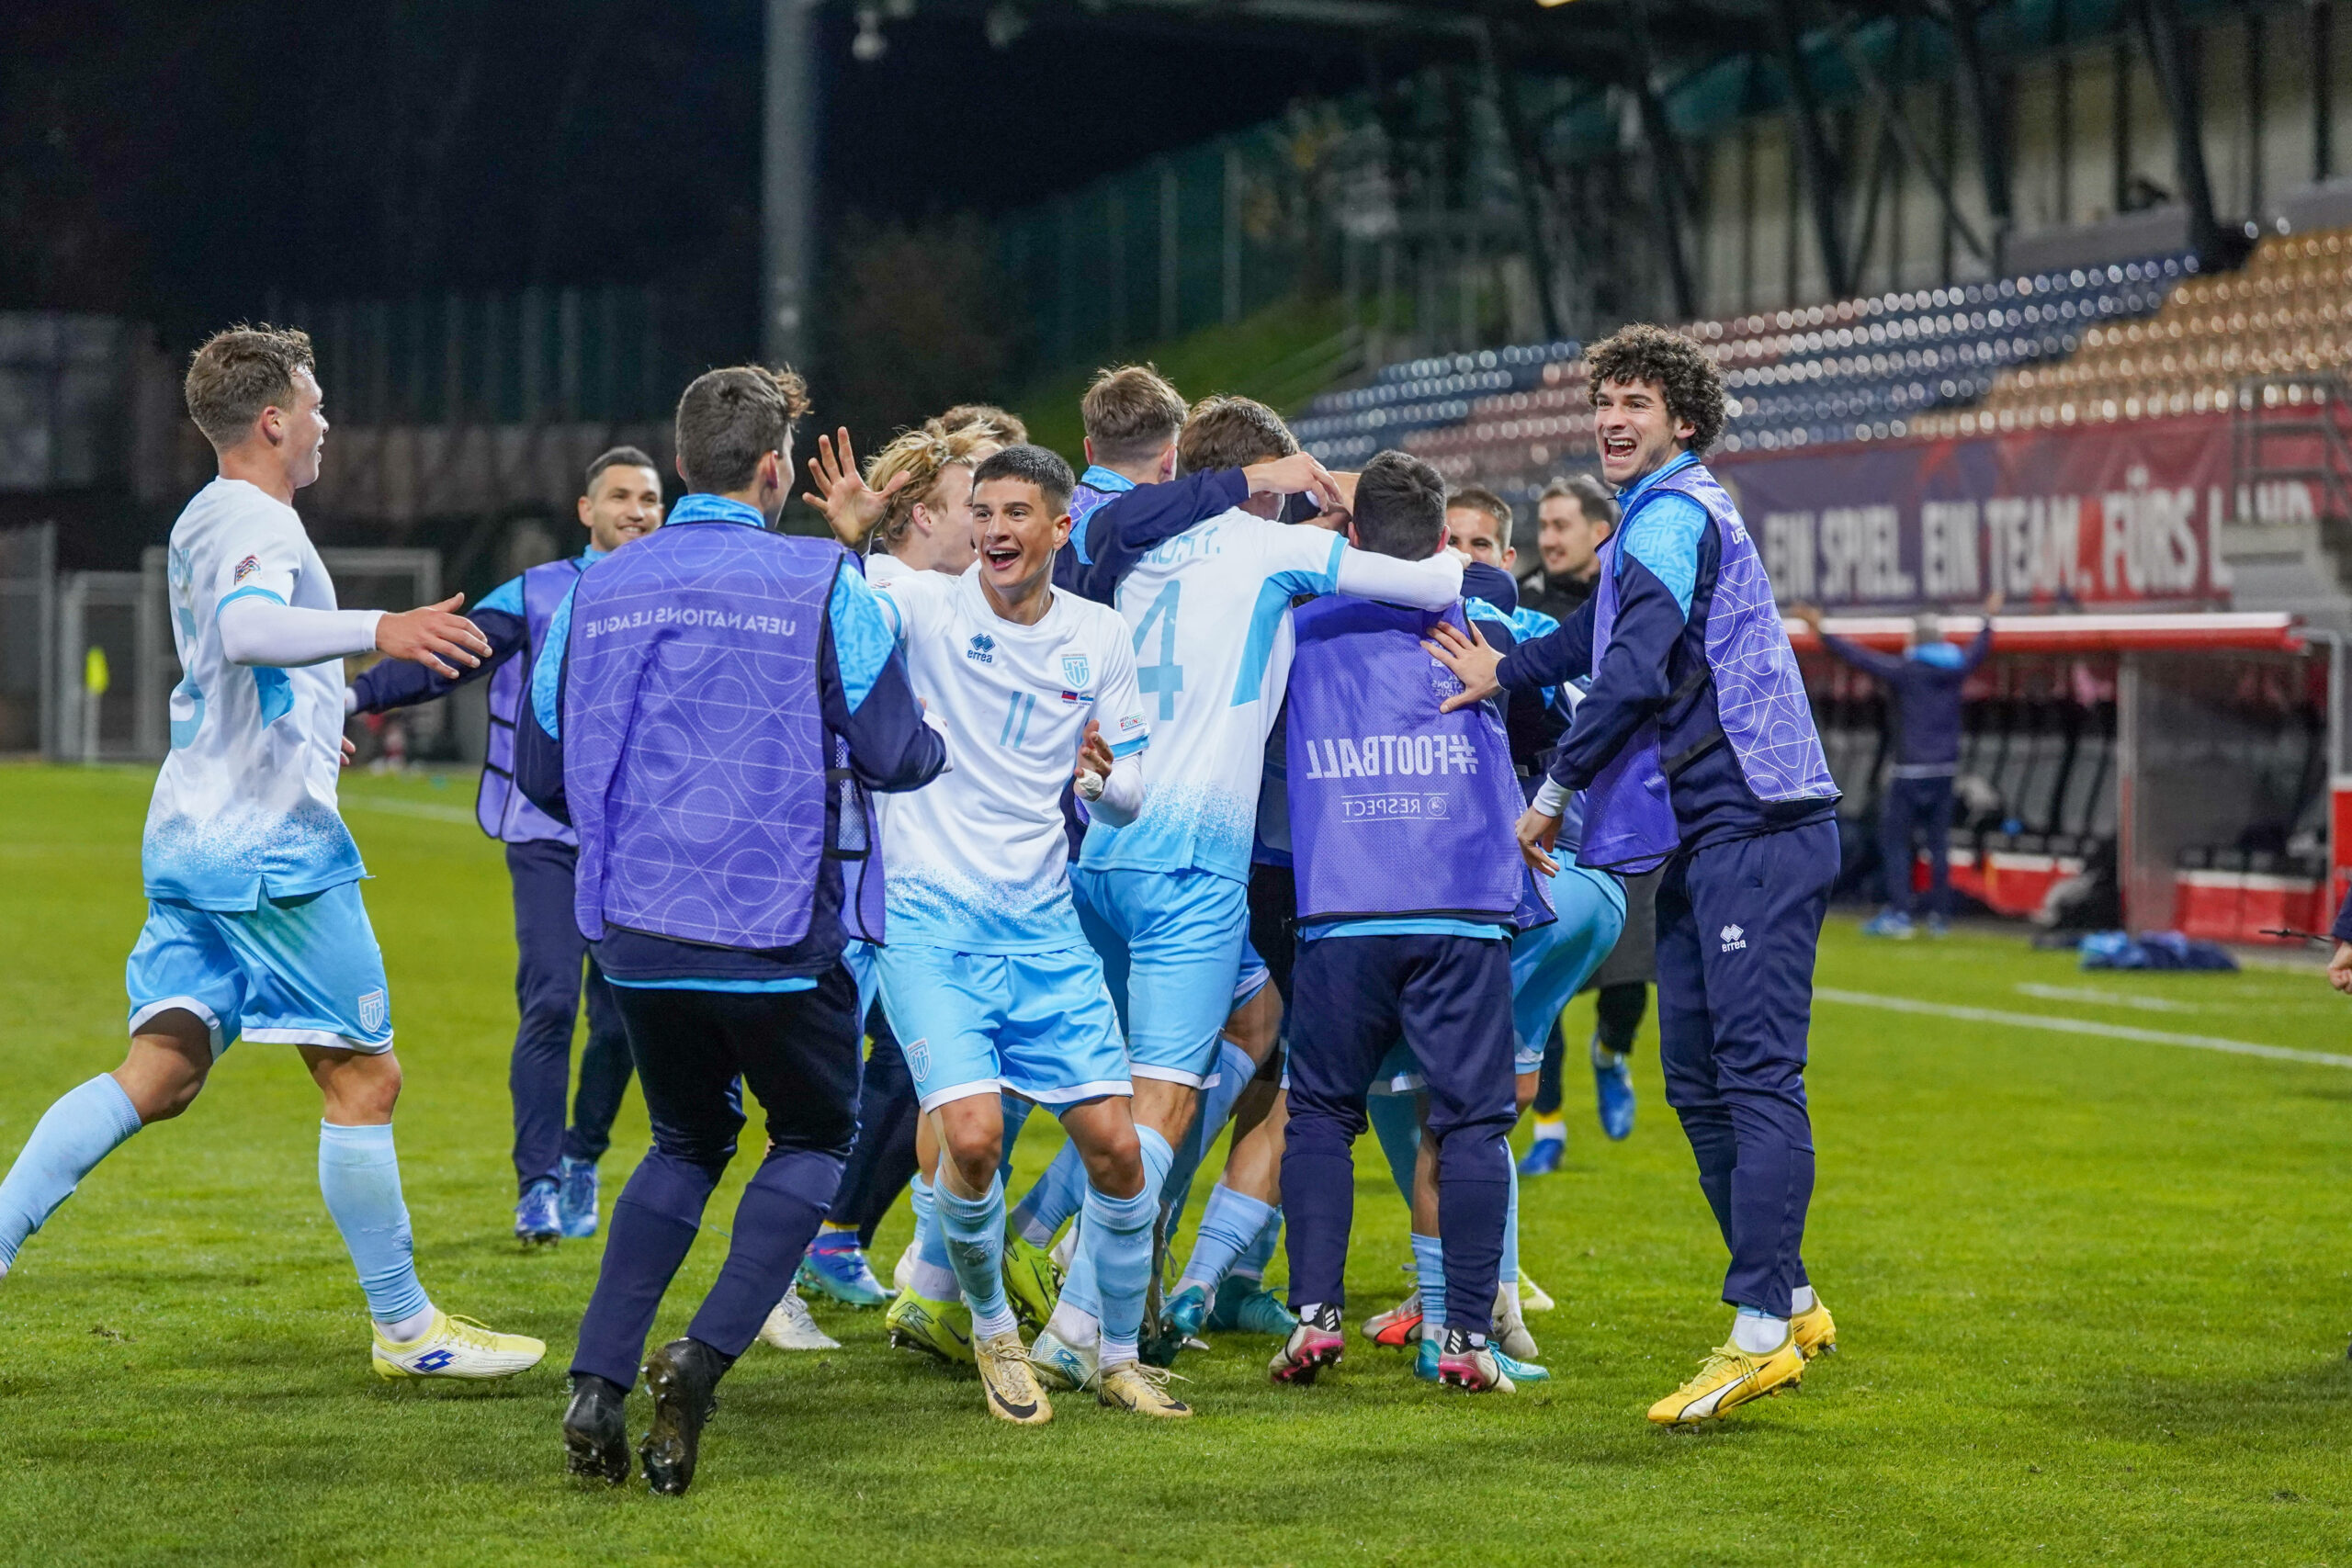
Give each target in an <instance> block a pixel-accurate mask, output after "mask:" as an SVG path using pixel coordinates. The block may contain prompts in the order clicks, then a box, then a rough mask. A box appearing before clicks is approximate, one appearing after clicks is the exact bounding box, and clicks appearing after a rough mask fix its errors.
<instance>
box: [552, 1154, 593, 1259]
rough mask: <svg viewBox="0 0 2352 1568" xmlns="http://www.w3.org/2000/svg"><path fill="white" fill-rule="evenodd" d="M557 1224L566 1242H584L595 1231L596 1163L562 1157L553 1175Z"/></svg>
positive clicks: (590, 1160) (591, 1160) (588, 1160)
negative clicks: (561, 1162)
mask: <svg viewBox="0 0 2352 1568" xmlns="http://www.w3.org/2000/svg"><path fill="white" fill-rule="evenodd" d="M555 1215H556V1223H557V1224H560V1225H561V1226H562V1227H563V1234H564V1237H565V1239H566V1240H569V1241H586V1240H587V1239H588V1238H589V1237H590V1236H592V1235H595V1234H596V1162H595V1161H594V1160H593V1159H573V1158H572V1157H571V1156H570V1155H566V1156H563V1165H562V1167H561V1168H560V1172H559V1173H558V1175H557V1177H556V1184H555Z"/></svg>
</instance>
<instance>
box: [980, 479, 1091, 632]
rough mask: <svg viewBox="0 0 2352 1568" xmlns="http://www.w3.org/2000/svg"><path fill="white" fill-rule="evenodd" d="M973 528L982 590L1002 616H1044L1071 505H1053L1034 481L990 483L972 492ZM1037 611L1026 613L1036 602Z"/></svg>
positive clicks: (1066, 532)
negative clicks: (1044, 598) (1045, 597)
mask: <svg viewBox="0 0 2352 1568" xmlns="http://www.w3.org/2000/svg"><path fill="white" fill-rule="evenodd" d="M972 530H973V536H974V540H975V542H976V543H977V544H978V547H979V552H980V587H981V589H982V590H983V591H984V592H986V593H987V594H988V596H989V601H990V602H991V604H993V605H994V606H995V608H996V611H997V613H998V614H999V615H1005V616H1007V618H1009V619H1029V620H1034V619H1035V615H1042V614H1044V613H1045V612H1044V605H1043V603H1042V596H1041V594H1040V590H1042V589H1044V588H1046V586H1047V585H1048V584H1049V583H1050V582H1051V581H1052V579H1053V571H1054V552H1055V551H1057V550H1058V549H1060V548H1061V547H1062V544H1063V542H1064V541H1065V540H1067V539H1068V538H1069V508H1068V506H1067V505H1066V504H1065V505H1061V506H1057V505H1054V504H1052V501H1051V498H1050V497H1048V496H1047V495H1046V492H1045V491H1042V490H1040V489H1039V488H1038V487H1037V486H1036V484H1035V483H1034V482H1033V481H1031V480H1028V479H1009V478H1008V479H989V480H987V481H986V482H984V483H982V484H980V485H978V486H977V487H975V488H974V490H973V491H972ZM1033 601H1035V602H1036V603H1035V610H1034V613H1029V614H1022V613H1020V612H1023V611H1024V610H1026V609H1027V608H1028V607H1029V606H1030V605H1031V604H1032V603H1033Z"/></svg>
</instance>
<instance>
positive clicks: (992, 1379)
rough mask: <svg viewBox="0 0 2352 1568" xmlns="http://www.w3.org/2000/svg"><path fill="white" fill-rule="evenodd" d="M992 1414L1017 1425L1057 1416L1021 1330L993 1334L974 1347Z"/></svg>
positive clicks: (1035, 1424) (1037, 1424)
mask: <svg viewBox="0 0 2352 1568" xmlns="http://www.w3.org/2000/svg"><path fill="white" fill-rule="evenodd" d="M972 1353H973V1359H974V1360H975V1361H976V1362H977V1364H978V1367H979V1369H980V1387H981V1389H982V1390H983V1391H984V1393H986V1395H987V1399H988V1406H989V1415H991V1416H995V1417H996V1418H997V1419H998V1420H1000V1421H1010V1422H1012V1424H1013V1425H1015V1426H1017V1427H1042V1426H1044V1425H1045V1424H1046V1422H1048V1421H1050V1420H1052V1419H1053V1418H1054V1406H1053V1402H1052V1401H1050V1400H1048V1399H1047V1398H1046V1391H1045V1390H1044V1389H1042V1388H1040V1387H1039V1386H1038V1384H1037V1371H1036V1369H1035V1367H1033V1366H1031V1365H1030V1364H1029V1347H1028V1346H1026V1345H1024V1344H1023V1343H1022V1342H1021V1336H1020V1335H1019V1334H1018V1333H1013V1332H1008V1333H1004V1334H998V1335H992V1336H990V1337H989V1338H986V1339H983V1340H981V1341H980V1342H979V1343H978V1345H975V1346H973V1347H972Z"/></svg>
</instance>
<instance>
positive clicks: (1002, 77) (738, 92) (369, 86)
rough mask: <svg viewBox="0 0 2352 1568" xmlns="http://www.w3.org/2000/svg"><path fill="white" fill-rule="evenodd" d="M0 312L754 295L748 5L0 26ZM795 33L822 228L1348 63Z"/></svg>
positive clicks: (927, 23)
mask: <svg viewBox="0 0 2352 1568" xmlns="http://www.w3.org/2000/svg"><path fill="white" fill-rule="evenodd" d="M0 12H5V15H0V309H9V308H25V307H35V306H46V307H62V308H73V309H81V310H103V311H108V312H115V313H119V314H124V315H129V316H132V317H135V318H141V319H144V320H149V321H155V322H156V323H157V324H158V325H160V326H162V327H163V328H164V333H165V336H166V339H167V340H174V339H181V338H186V337H188V336H191V335H193V334H196V333H200V332H201V331H202V330H204V329H206V328H207V327H209V326H210V325H214V324H217V323H219V322H220V321H225V320H228V319H230V318H232V317H236V316H246V315H254V314H258V313H259V312H260V311H261V310H262V309H263V308H264V305H265V302H266V299H268V298H270V295H271V291H272V290H273V289H274V290H276V291H277V295H278V297H279V298H303V299H311V300H323V299H336V298H374V297H384V296H400V295H406V294H414V293H430V292H437V291H439V290H442V289H446V288H467V289H504V288H520V287H523V286H525V285H528V284H535V283H536V284H542V285H558V286H560V285H597V284H605V283H625V284H657V285H662V286H665V287H668V288H673V289H674V288H685V289H691V290H695V291H697V292H699V293H702V294H704V295H706V296H707V297H716V298H728V299H732V298H735V297H737V295H738V294H739V293H740V296H741V299H743V300H744V302H745V305H744V308H745V310H746V312H747V320H748V312H749V310H750V309H751V307H752V301H753V300H754V299H756V288H755V285H756V276H757V261H758V231H759V209H758V197H759V133H760V57H759V51H760V44H761V38H762V32H763V20H762V17H763V13H762V7H761V6H760V5H759V4H758V0H673V3H670V4H658V5H657V4H650V3H648V0H562V3H529V4H526V3H521V0H464V3H456V0H407V3H400V0H354V3H343V4H333V5H328V6H316V7H297V6H286V5H284V4H282V3H273V4H260V3H257V0H204V3H202V4H198V5H191V4H188V3H187V0H177V3H169V4H166V3H157V0H116V3H113V4H106V3H103V0H96V3H94V0H77V3H74V4H39V3H35V4H26V3H22V0H20V3H18V4H17V5H14V6H5V7H0ZM853 31H854V22H853V20H852V18H851V16H850V13H849V10H848V7H847V6H833V7H829V8H828V10H827V12H826V14H825V17H824V23H823V27H822V29H821V38H822V46H821V47H822V52H823V58H824V61H825V68H824V73H823V79H824V82H825V91H826V94H827V136H826V141H825V144H824V147H823V150H822V153H821V167H822V171H823V174H822V201H823V204H824V205H823V210H824V211H825V212H826V214H827V215H828V216H829V217H831V218H835V219H838V218H840V217H842V216H843V215H846V214H849V213H853V212H854V213H862V214H865V215H867V216H870V217H874V218H877V219H882V220H921V219H923V218H926V217H935V216H942V215H944V214H947V213H951V212H955V211H959V210H968V211H978V212H981V213H989V212H995V211H999V210H1001V209H1006V208H1009V207H1015V206H1019V205H1021V204H1023V203H1026V202H1029V201H1033V200H1035V199H1036V198H1038V197H1042V196H1046V195H1049V194H1051V193H1053V192H1055V191H1057V190H1061V189H1065V188H1068V187H1070V186H1076V185H1079V184H1082V183H1083V182H1085V181H1086V180H1088V179H1091V178H1092V177H1093V176H1095V175H1100V174H1103V173H1106V172H1109V171H1111V170H1113V169H1116V168H1119V167H1122V166H1125V165H1126V164H1131V163H1133V162H1135V161H1136V160H1138V159H1141V158H1144V157H1147V156H1148V155H1150V154H1152V153H1154V152H1159V151H1161V150H1164V149H1168V148H1172V147H1181V146H1183V145H1186V144H1189V143H1191V142H1193V141H1199V140H1202V139H1204V138H1205V137H1208V136H1211V135H1214V134H1216V133H1218V132H1220V131H1223V130H1230V129H1235V128H1238V127H1241V126H1246V125H1250V124H1252V123H1255V122H1257V121H1259V120H1261V119H1264V118H1269V117H1271V116H1272V115H1274V114H1276V113H1279V112H1280V110H1281V109H1282V107H1283V105H1284V104H1285V103H1287V102H1288V101H1290V100H1291V99H1292V98H1294V97H1295V96H1300V95H1301V94H1302V93H1307V92H1313V91H1317V90H1320V91H1344V90H1346V89H1347V88H1349V87H1351V86H1352V85H1354V84H1355V83H1356V82H1357V81H1359V80H1361V75H1362V69H1363V68H1362V65H1361V62H1360V56H1357V55H1355V54H1353V53H1352V52H1351V49H1352V46H1351V45H1349V44H1347V43H1346V42H1345V41H1344V40H1335V41H1334V42H1333V43H1332V44H1331V45H1330V46H1329V51H1328V52H1326V53H1323V54H1321V55H1319V56H1318V55H1308V54H1306V53H1304V52H1298V51H1288V50H1280V49H1277V50H1273V51H1269V50H1267V49H1265V48H1264V47H1262V46H1259V45H1253V46H1250V47H1247V48H1244V47H1239V46H1237V45H1235V44H1233V43H1231V42H1227V41H1220V40H1219V39H1218V38H1217V36H1216V34H1214V33H1213V32H1211V31H1209V30H1207V29H1203V30H1202V31H1201V32H1199V33H1198V34H1196V35H1188V36H1187V37H1186V38H1183V39H1170V38H1169V37H1167V36H1165V35H1158V36H1143V37H1136V36H1132V35H1122V34H1120V33H1118V32H1115V31H1112V30H1109V29H1105V28H1101V27H1099V26H1069V25H1064V26H1057V25H1054V24H1051V23H1040V25H1038V26H1036V27H1034V28H1032V29H1031V30H1030V31H1029V32H1027V33H1026V34H1025V35H1023V37H1021V38H1020V39H1017V40H1016V41H1015V42H1014V43H1013V44H1012V47H1011V48H1010V49H1008V50H1003V51H999V50H996V49H993V48H991V47H990V46H989V43H988V41H987V39H985V37H984V36H983V33H982V29H981V25H980V22H979V21H978V18H977V17H954V16H948V15H944V14H940V13H939V12H937V11H936V10H935V9H925V8H923V7H922V6H918V8H917V11H916V14H915V15H914V16H913V17H911V18H910V19H907V20H903V21H899V22H895V23H892V24H889V26H888V37H889V39H890V41H891V46H892V47H891V49H890V51H889V52H888V55H887V56H886V57H885V58H884V59H883V60H882V61H881V62H878V63H876V64H873V65H861V64H859V63H857V62H854V60H853V59H852V58H851V54H850V49H849V44H850V39H851V36H852V33H853Z"/></svg>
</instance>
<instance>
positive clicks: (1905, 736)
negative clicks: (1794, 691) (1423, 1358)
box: [1793, 592, 2001, 942]
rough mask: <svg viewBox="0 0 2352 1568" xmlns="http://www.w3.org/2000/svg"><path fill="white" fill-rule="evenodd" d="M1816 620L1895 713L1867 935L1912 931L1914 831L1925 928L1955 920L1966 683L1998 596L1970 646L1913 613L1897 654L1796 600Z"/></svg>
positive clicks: (1824, 641)
mask: <svg viewBox="0 0 2352 1568" xmlns="http://www.w3.org/2000/svg"><path fill="white" fill-rule="evenodd" d="M1793 608H1794V610H1795V612H1796V615H1797V618H1798V619H1800V620H1802V621H1804V624H1805V625H1806V626H1810V627H1812V628H1813V635H1814V636H1815V637H1819V638H1820V639H1821V646H1822V647H1823V648H1825V649H1828V650H1829V652H1830V653H1832V654H1834V655H1836V656H1837V657H1838V658H1839V659H1842V660H1845V661H1846V662H1847V663H1849V664H1850V665H1852V666H1853V667H1854V668H1855V669H1857V670H1860V671H1863V672H1864V673H1866V674H1870V675H1874V676H1876V677H1878V680H1879V683H1880V684H1882V685H1883V686H1884V687H1885V688H1886V693H1887V696H1888V698H1889V699H1890V701H1889V704H1888V705H1889V706H1890V707H1891V708H1892V709H1893V712H1892V714H1891V715H1890V716H1891V717H1892V718H1893V719H1894V773H1892V774H1891V775H1890V776H1889V777H1888V779H1887V782H1886V798H1885V799H1884V800H1883V801H1881V802H1880V803H1879V814H1878V845H1879V869H1880V872H1881V874H1883V876H1884V878H1885V886H1886V906H1885V908H1882V909H1881V910H1879V912H1878V913H1877V914H1876V915H1875V916H1873V917H1871V919H1867V920H1865V921H1863V922H1862V934H1863V935H1865V936H1886V937H1894V938H1895V939H1897V940H1898V941H1905V942H1907V941H1909V940H1910V937H1911V933H1912V931H1913V926H1912V923H1911V918H1912V910H1913V908H1915V906H1917V903H1918V899H1917V896H1916V895H1915V894H1914V893H1913V892H1912V889H1911V867H1912V865H1913V863H1914V856H1913V853H1912V849H1911V845H1912V842H1913V840H1914V837H1915V836H1916V837H1917V839H1919V840H1924V841H1925V844H1924V847H1925V848H1926V850H1927V852H1928V935H1929V936H1942V935H1943V934H1944V933H1945V932H1946V931H1949V930H1951V781H1952V775H1953V774H1955V773H1958V772H1959V771H1960V733H1961V722H1960V719H1961V701H1960V694H1961V689H1962V687H1963V686H1965V685H1966V684H1967V683H1968V678H1969V676H1971V675H1973V674H1974V673H1975V671H1976V667H1977V666H1978V665H1980V664H1982V663H1984V662H1985V655H1986V654H1988V653H1990V652H1992V651H1993V617H1994V616H1996V615H1999V614H2000V613H2001V595H2000V593H1999V592H1995V593H1994V594H1993V595H1992V597H1990V598H1988V599H1986V600H1985V625H1984V626H1982V627H1981V628H1980V629H1979V630H1978V631H1977V633H1976V640H1974V641H1973V642H1972V643H1970V644H1969V645H1968V647H1967V648H1966V649H1958V648H1954V647H1953V646H1952V645H1951V643H1948V642H1946V641H1945V640H1944V630H1943V622H1942V621H1941V620H1940V619H1939V617H1938V616H1937V615H1935V614H1934V612H1932V611H1928V612H1925V613H1923V614H1921V615H1915V616H1914V617H1912V621H1911V637H1910V640H1909V642H1908V643H1907V644H1906V645H1905V648H1904V649H1903V656H1902V657H1901V658H1900V659H1897V658H1895V657H1894V656H1893V655H1890V654H1884V653H1880V652H1878V651H1877V650H1875V649H1868V648H1864V647H1862V646H1861V645H1860V643H1853V642H1848V641H1847V640H1846V639H1845V638H1844V637H1838V636H1837V635H1836V634H1835V633H1832V632H1826V631H1824V630H1822V629H1821V611H1820V610H1819V609H1818V608H1817V607H1816V606H1815V605H1812V604H1799V605H1796V606H1794V607H1793Z"/></svg>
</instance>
